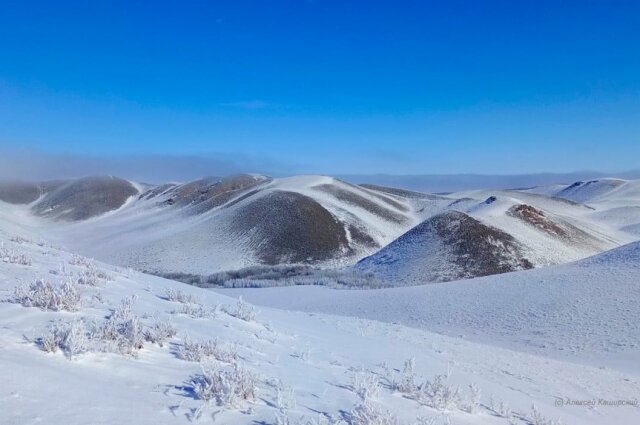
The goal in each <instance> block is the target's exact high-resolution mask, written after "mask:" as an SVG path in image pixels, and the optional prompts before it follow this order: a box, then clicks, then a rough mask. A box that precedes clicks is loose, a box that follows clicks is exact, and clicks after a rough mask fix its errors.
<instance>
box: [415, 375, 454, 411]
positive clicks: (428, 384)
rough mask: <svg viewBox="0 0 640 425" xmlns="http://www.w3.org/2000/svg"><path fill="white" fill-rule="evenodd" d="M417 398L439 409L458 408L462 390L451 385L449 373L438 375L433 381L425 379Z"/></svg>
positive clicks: (426, 404)
mask: <svg viewBox="0 0 640 425" xmlns="http://www.w3.org/2000/svg"><path fill="white" fill-rule="evenodd" d="M415 399H416V400H417V401H418V402H419V403H421V404H424V405H425V406H429V407H431V408H434V409H438V410H451V409H455V408H458V407H459V406H460V403H461V397H460V390H459V388H458V387H456V386H452V385H449V383H448V375H436V376H435V377H434V379H433V381H429V380H427V381H425V382H424V383H423V384H422V385H420V386H418V388H417V391H416V392H415Z"/></svg>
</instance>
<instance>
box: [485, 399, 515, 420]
mask: <svg viewBox="0 0 640 425" xmlns="http://www.w3.org/2000/svg"><path fill="white" fill-rule="evenodd" d="M489 409H490V410H492V411H493V413H495V414H496V415H498V416H500V417H501V418H506V419H509V418H510V417H511V415H512V412H511V408H510V407H509V405H508V404H506V403H505V402H504V401H502V400H500V401H497V400H495V399H494V398H493V396H491V397H489Z"/></svg>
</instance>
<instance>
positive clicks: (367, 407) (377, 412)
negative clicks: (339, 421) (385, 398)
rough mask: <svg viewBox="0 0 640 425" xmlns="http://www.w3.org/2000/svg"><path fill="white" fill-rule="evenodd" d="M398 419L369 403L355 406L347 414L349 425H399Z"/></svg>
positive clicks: (365, 402)
mask: <svg viewBox="0 0 640 425" xmlns="http://www.w3.org/2000/svg"><path fill="white" fill-rule="evenodd" d="M399 423H400V422H399V421H398V418H397V417H396V416H395V415H393V413H391V412H390V411H388V410H383V409H382V408H380V407H379V406H378V405H376V404H374V403H373V402H371V401H364V402H361V403H358V404H356V405H355V406H354V407H353V409H352V410H351V412H350V413H349V425H399Z"/></svg>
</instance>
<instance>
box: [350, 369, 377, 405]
mask: <svg viewBox="0 0 640 425" xmlns="http://www.w3.org/2000/svg"><path fill="white" fill-rule="evenodd" d="M351 390H352V391H353V392H354V393H356V395H357V396H358V397H359V398H360V400H362V401H366V400H370V399H375V398H376V397H378V395H379V394H380V384H379V382H378V377H377V376H376V375H374V374H373V373H371V372H365V371H356V372H354V373H353V374H352V375H351Z"/></svg>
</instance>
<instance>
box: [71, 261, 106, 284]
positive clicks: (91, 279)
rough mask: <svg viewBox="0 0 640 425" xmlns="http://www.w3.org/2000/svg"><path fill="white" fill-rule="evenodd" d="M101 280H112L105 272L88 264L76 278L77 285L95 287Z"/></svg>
mask: <svg viewBox="0 0 640 425" xmlns="http://www.w3.org/2000/svg"><path fill="white" fill-rule="evenodd" d="M101 280H104V281H108V280H113V277H112V276H111V275H110V274H109V273H107V271H105V270H102V269H99V268H97V267H96V266H95V265H94V264H92V263H91V264H89V265H87V266H86V269H85V270H83V271H82V272H81V273H80V275H79V276H78V280H77V282H78V285H86V286H97V285H98V284H99V283H100V281H101Z"/></svg>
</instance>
